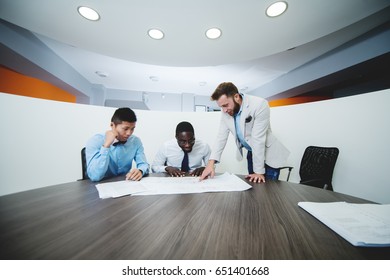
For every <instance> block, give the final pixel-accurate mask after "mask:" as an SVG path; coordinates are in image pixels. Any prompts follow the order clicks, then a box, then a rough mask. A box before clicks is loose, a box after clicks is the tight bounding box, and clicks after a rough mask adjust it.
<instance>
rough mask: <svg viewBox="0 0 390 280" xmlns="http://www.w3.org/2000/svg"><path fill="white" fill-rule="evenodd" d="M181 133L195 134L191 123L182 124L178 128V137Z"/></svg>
mask: <svg viewBox="0 0 390 280" xmlns="http://www.w3.org/2000/svg"><path fill="white" fill-rule="evenodd" d="M181 132H192V133H193V134H195V132H194V127H193V126H192V124H190V123H189V122H181V123H179V124H178V125H177V126H176V135H178V134H179V133H181Z"/></svg>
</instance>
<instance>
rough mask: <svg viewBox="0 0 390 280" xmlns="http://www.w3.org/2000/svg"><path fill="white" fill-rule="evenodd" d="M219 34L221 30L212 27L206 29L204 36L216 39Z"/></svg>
mask: <svg viewBox="0 0 390 280" xmlns="http://www.w3.org/2000/svg"><path fill="white" fill-rule="evenodd" d="M221 35H222V31H221V29H219V28H215V27H213V28H210V29H208V30H207V31H206V37H207V38H209V39H218V38H219V37H221Z"/></svg>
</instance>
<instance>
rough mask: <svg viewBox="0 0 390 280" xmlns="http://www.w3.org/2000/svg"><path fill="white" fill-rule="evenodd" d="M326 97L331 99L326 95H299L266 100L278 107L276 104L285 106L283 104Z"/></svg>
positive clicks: (270, 104) (271, 105)
mask: <svg viewBox="0 0 390 280" xmlns="http://www.w3.org/2000/svg"><path fill="white" fill-rule="evenodd" d="M327 99H331V98H330V97H327V96H299V97H290V98H284V99H277V100H271V101H268V104H269V106H270V107H278V106H285V105H294V104H301V103H307V102H314V101H321V100H327Z"/></svg>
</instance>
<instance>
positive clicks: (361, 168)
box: [0, 90, 390, 203]
mask: <svg viewBox="0 0 390 280" xmlns="http://www.w3.org/2000/svg"><path fill="white" fill-rule="evenodd" d="M389 109H390V90H385V91H380V92H374V93H368V94H363V95H358V96H353V97H346V98H339V99H333V100H328V101H321V102H314V103H307V104H301V105H292V106H284V107H276V108H271V125H272V129H273V131H274V133H275V135H276V136H277V137H278V138H279V139H280V140H281V141H282V142H283V143H284V144H285V145H286V146H287V147H288V148H289V149H290V151H291V156H290V158H289V160H288V164H289V165H292V166H294V169H293V173H292V176H291V179H290V181H292V182H298V181H299V175H298V170H299V164H300V160H301V157H302V154H303V151H304V149H305V147H306V146H309V145H318V146H337V147H338V148H339V149H340V155H339V158H338V161H337V164H336V168H335V173H334V177H333V185H334V189H335V191H337V192H342V193H346V194H350V195H354V196H357V197H362V198H365V199H368V200H372V201H375V202H379V203H390V184H389V181H390V180H389V177H388V173H389V171H390V168H389V164H388V159H389V158H390V147H389V144H388V143H389V142H390V132H389V128H388V127H389V120H390V110H389ZM114 111H115V108H108V107H100V106H91V105H82V104H70V103H63V102H55V101H48V100H41V99H35V98H28V97H22V96H15V95H9V94H0V112H1V120H0V128H1V131H2V133H1V135H2V136H1V137H0V151H1V155H2V157H1V159H0V170H1V171H0V173H1V174H0V175H1V176H0V195H5V194H9V193H15V192H20V191H24V190H28V189H33V188H39V187H43V186H49V185H54V184H60V183H65V182H69V181H75V180H77V179H79V178H81V161H80V150H81V148H82V147H83V146H84V145H85V142H86V141H87V139H88V138H89V137H91V136H92V135H93V134H95V133H98V132H104V131H105V130H107V129H109V124H110V119H111V116H112V114H113V112H114ZM135 111H136V114H137V117H138V122H137V127H136V130H135V134H136V135H137V136H139V137H140V138H141V139H142V141H143V143H144V147H145V152H146V156H147V159H148V161H149V162H151V161H152V160H153V157H154V155H155V153H156V152H157V149H158V148H159V146H160V145H161V143H162V142H163V141H165V140H168V139H170V138H172V137H174V131H175V127H176V125H177V123H178V122H180V121H183V120H187V121H190V122H191V123H192V124H193V126H194V128H195V134H196V138H199V139H202V140H204V141H206V142H208V143H209V144H210V145H211V146H212V144H213V142H214V139H215V136H216V133H217V129H218V125H219V119H220V114H221V113H220V112H208V113H206V112H205V113H200V112H196V113H195V112H161V111H142V110H135ZM217 171H220V172H222V171H229V172H232V173H238V174H245V173H246V162H245V160H244V161H241V162H238V161H237V160H236V149H235V145H234V143H233V139H232V138H231V137H230V139H229V143H228V145H227V147H226V149H225V152H224V154H223V158H222V162H221V164H220V165H219V166H218V168H217Z"/></svg>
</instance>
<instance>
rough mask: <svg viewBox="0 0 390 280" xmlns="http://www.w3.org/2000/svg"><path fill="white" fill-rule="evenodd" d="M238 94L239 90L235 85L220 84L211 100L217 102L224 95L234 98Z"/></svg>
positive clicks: (229, 83)
mask: <svg viewBox="0 0 390 280" xmlns="http://www.w3.org/2000/svg"><path fill="white" fill-rule="evenodd" d="M236 93H238V89H237V87H236V86H235V85H234V84H233V83H231V82H224V83H221V84H219V86H218V87H217V88H216V89H215V91H214V93H213V94H212V95H211V100H213V101H216V100H218V99H219V98H220V97H221V96H222V95H224V94H225V95H226V96H227V97H233V96H234V95H235V94H236Z"/></svg>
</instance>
